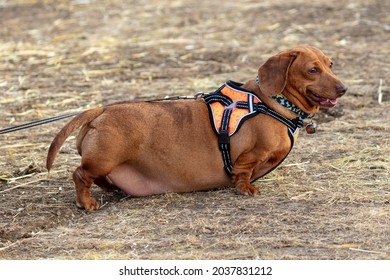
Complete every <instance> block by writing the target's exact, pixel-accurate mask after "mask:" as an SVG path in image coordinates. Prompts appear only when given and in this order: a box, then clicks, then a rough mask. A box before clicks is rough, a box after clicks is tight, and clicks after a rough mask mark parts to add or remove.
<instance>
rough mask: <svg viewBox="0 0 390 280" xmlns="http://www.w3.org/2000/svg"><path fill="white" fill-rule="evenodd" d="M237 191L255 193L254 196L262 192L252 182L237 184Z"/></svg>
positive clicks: (246, 193) (245, 193) (247, 193)
mask: <svg viewBox="0 0 390 280" xmlns="http://www.w3.org/2000/svg"><path fill="white" fill-rule="evenodd" d="M236 192H237V193H238V194H242V195H253V196H255V195H257V194H260V191H259V189H258V188H256V187H255V186H253V185H251V184H240V185H238V186H236Z"/></svg>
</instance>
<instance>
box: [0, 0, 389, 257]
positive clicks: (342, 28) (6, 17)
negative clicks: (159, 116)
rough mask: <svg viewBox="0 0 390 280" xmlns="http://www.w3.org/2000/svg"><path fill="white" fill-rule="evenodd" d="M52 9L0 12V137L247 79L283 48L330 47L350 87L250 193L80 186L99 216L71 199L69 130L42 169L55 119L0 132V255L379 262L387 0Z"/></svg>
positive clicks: (385, 221)
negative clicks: (121, 104)
mask: <svg viewBox="0 0 390 280" xmlns="http://www.w3.org/2000/svg"><path fill="white" fill-rule="evenodd" d="M57 2H58V1H57ZM57 2H56V5H54V4H53V3H52V2H51V1H39V0H36V1H13V2H12V4H4V5H2V9H0V18H1V21H2V26H3V27H4V28H3V29H2V31H1V32H0V40H1V44H0V73H1V75H0V91H1V95H0V127H1V128H5V127H8V126H12V125H19V124H22V123H26V122H30V121H34V120H37V119H42V118H47V117H52V116H57V115H61V114H67V113H73V112H79V111H82V110H85V109H88V108H94V107H97V106H101V105H103V104H107V103H112V102H115V101H121V100H129V99H136V98H137V99H150V98H154V97H162V96H167V95H191V94H195V93H197V92H198V91H204V92H208V91H213V90H215V89H216V88H217V87H218V86H219V85H220V84H221V83H223V82H224V81H225V80H228V79H233V80H236V81H242V82H244V81H246V80H247V79H253V78H254V77H255V75H256V69H257V67H258V66H259V64H260V63H262V62H264V61H265V59H267V58H268V57H269V56H270V55H271V54H273V53H275V52H276V51H278V50H282V49H286V48H288V47H291V46H294V45H297V44H311V45H315V46H317V47H320V48H321V49H323V50H324V51H325V53H327V54H329V55H330V56H331V57H332V58H333V60H334V62H335V66H334V71H335V72H336V74H337V75H338V76H340V77H341V78H342V79H343V80H344V81H345V83H346V84H347V85H348V86H349V91H348V93H347V95H346V96H345V97H344V98H342V99H341V101H340V105H338V106H337V107H336V108H334V109H332V110H322V111H321V112H320V113H319V114H318V115H317V116H316V119H317V121H318V123H319V129H318V133H317V134H315V135H306V134H305V133H302V134H301V136H300V138H299V140H298V142H297V145H296V147H295V148H294V150H293V151H292V153H291V154H290V156H289V157H288V158H287V160H286V161H285V162H284V164H283V165H282V166H281V167H280V168H278V169H277V170H276V171H274V172H272V173H271V174H269V175H267V176H266V177H265V178H262V179H261V180H259V181H258V182H256V185H257V186H259V188H260V189H261V193H262V194H261V195H260V196H259V197H255V198H252V197H241V196H237V195H235V194H234V191H233V190H232V189H225V190H218V191H213V192H200V193H189V194H182V195H179V194H167V195H161V196H153V197H147V198H131V197H127V196H125V195H124V194H122V193H104V192H102V191H101V190H99V189H97V188H94V189H93V196H94V197H96V198H97V199H99V200H100V202H101V203H102V204H103V205H104V207H103V209H101V211H96V212H95V213H93V214H91V215H87V214H86V213H85V212H84V211H81V210H78V209H77V207H76V206H75V204H74V197H75V194H74V188H73V183H72V180H71V172H72V170H73V169H74V168H75V167H76V166H77V164H78V163H79V156H78V155H77V152H76V150H75V145H74V142H75V141H74V140H75V136H72V137H70V138H69V139H68V141H67V142H66V143H65V145H64V147H63V148H62V150H61V153H60V155H59V156H58V158H57V160H56V163H55V168H54V169H53V170H52V171H51V173H50V174H49V175H48V174H47V173H46V171H45V166H44V163H45V157H46V153H47V149H48V146H49V144H50V141H51V140H52V138H53V137H54V135H55V133H56V132H57V131H59V129H60V128H61V127H62V126H63V125H64V124H65V123H66V120H62V121H58V122H55V123H51V124H47V125H42V126H40V127H35V128H31V129H28V130H22V131H19V132H17V133H9V134H6V135H1V136H0V144H1V145H0V158H1V161H0V170H1V171H0V212H1V213H2V215H1V216H0V258H1V259H18V258H24V259H48V258H49V259H74V258H76V259H125V258H128V259H138V258H141V259H164V258H167V259H224V258H226V259H389V258H390V239H389V236H390V225H389V216H390V211H389V207H388V205H389V203H390V192H389V185H390V181H389V178H390V176H389V172H390V160H389V156H388V155H389V154H390V143H389V141H390V140H389V139H390V122H389V113H388V112H389V110H390V99H389V98H390V94H388V93H389V92H390V90H389V86H388V81H387V80H386V77H388V76H389V74H390V73H389V68H388V65H387V64H386V63H387V60H386V59H387V58H388V56H389V51H388V46H387V45H386V42H387V41H388V40H386V38H388V37H389V35H388V30H387V29H386V28H387V27H386V26H388V24H387V23H386V19H388V17H387V14H386V11H388V10H389V7H388V3H387V2H386V1H385V2H386V3H383V1H371V2H367V1H365V2H363V1H361V0H360V1H358V2H354V4H353V5H352V4H350V5H348V6H347V7H345V5H344V3H341V2H340V1H335V0H330V1H320V0H316V1H310V3H309V2H307V1H304V0H297V1H290V2H289V3H286V2H285V1H262V2H261V3H259V1H245V2H242V1H241V2H237V1H224V2H223V4H222V5H221V2H220V1H208V2H207V3H202V4H201V5H200V4H199V1H192V0H191V1H174V2H169V3H168V2H167V3H164V4H162V3H161V2H159V1H154V0H150V1H144V2H145V3H143V5H135V4H133V3H130V2H129V3H127V2H126V3H125V2H123V1H91V2H90V3H86V4H83V5H78V4H77V1H70V2H69V1H59V2H58V3H57ZM42 3H45V4H42ZM297 3H298V4H297ZM216 11H218V12H216ZM357 15H359V16H357ZM361 34H364V36H362V35H361ZM379 80H382V84H381V87H380V90H379V89H378V81H379ZM379 100H380V102H379V103H380V104H378V101H379Z"/></svg>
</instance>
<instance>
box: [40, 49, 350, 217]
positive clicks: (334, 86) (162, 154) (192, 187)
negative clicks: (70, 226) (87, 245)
mask: <svg viewBox="0 0 390 280" xmlns="http://www.w3.org/2000/svg"><path fill="white" fill-rule="evenodd" d="M332 64H333V63H332V62H331V60H330V59H329V58H328V57H326V56H325V55H324V54H323V53H322V51H320V50H319V49H317V48H314V47H310V46H299V47H295V48H292V49H289V50H286V51H283V52H280V53H278V54H276V55H274V56H272V57H270V58H269V59H268V60H267V61H266V62H265V63H264V64H263V65H261V66H260V68H259V69H258V73H257V78H256V79H252V80H249V81H248V82H246V83H245V84H239V83H235V82H228V83H226V84H225V85H224V87H223V88H225V90H224V89H222V90H220V92H218V96H220V95H222V94H221V92H222V93H223V92H226V93H227V92H233V93H237V94H238V93H239V94H246V95H248V96H250V98H252V100H254V103H253V104H254V105H253V104H249V103H250V102H249V101H248V102H249V103H248V102H244V101H237V102H236V101H234V100H231V99H232V98H231V97H228V98H227V99H228V100H230V101H232V102H233V101H234V102H233V103H234V106H230V107H229V106H228V105H227V106H226V107H225V109H226V108H229V110H225V111H226V112H228V113H229V114H230V113H232V114H234V113H235V112H239V110H244V109H240V108H241V107H240V106H243V107H245V108H247V107H248V108H249V107H251V111H250V112H251V113H253V117H250V118H249V117H248V118H246V119H245V122H242V123H241V125H240V127H239V130H238V131H237V133H234V135H228V140H229V142H228V144H229V146H228V148H227V149H225V152H226V153H225V156H224V157H223V158H224V159H225V158H226V159H227V160H229V161H228V163H229V164H230V166H231V169H230V170H229V172H227V171H226V162H225V160H223V159H222V157H221V145H220V144H221V141H219V140H220V139H221V137H219V135H218V133H216V132H221V130H220V131H218V129H219V128H218V125H217V126H216V125H213V123H212V122H210V116H212V115H214V113H213V111H212V109H211V105H212V104H211V105H210V104H207V102H205V100H206V99H207V98H206V97H205V98H203V97H200V98H194V99H193V100H173V101H172V100H171V101H156V102H141V101H140V102H134V101H133V102H132V101H129V102H121V103H114V104H111V105H107V106H104V107H100V108H96V109H91V110H88V111H84V112H82V113H80V114H79V115H77V116H76V117H74V118H73V119H72V120H71V121H70V122H69V123H68V124H66V125H65V126H64V127H63V128H62V129H61V131H60V132H59V133H58V134H57V135H56V137H55V138H54V140H53V142H52V143H51V146H50V148H49V152H48V156H47V164H46V166H47V169H48V170H49V171H50V169H51V167H52V165H53V162H54V159H55V157H56V155H57V154H58V152H59V150H60V148H61V146H62V145H63V143H64V142H65V140H66V138H67V137H68V136H69V135H70V134H71V133H72V132H73V131H75V130H76V129H78V128H80V127H81V129H80V131H79V134H78V137H77V150H78V153H79V154H80V155H81V164H80V166H79V167H77V168H76V170H75V171H74V173H73V181H74V183H75V187H76V196H77V206H78V207H80V208H85V209H86V210H87V211H93V210H95V209H98V208H99V203H98V202H97V201H96V200H95V199H94V198H92V197H91V196H90V188H91V186H92V184H93V183H95V184H96V185H98V186H99V187H101V188H103V189H105V190H111V189H115V188H118V189H120V190H122V191H124V192H126V193H127V194H129V195H132V196H148V195H153V194H161V193H166V192H178V193H182V192H192V191H201V190H210V189H215V188H221V187H231V186H234V187H235V188H236V191H237V192H238V193H240V194H244V195H249V194H250V195H255V194H256V193H258V192H259V190H258V189H257V188H256V187H255V186H254V185H253V184H252V182H253V181H254V180H256V179H258V178H260V177H262V176H263V175H264V174H266V173H268V172H269V171H271V170H273V169H274V168H275V167H276V166H277V165H278V164H279V163H280V162H281V161H282V160H283V159H284V158H285V157H286V156H287V155H288V153H289V151H290V149H291V147H292V140H291V137H290V135H289V133H288V130H289V129H290V128H288V127H287V126H286V123H284V122H283V121H280V119H282V120H287V121H291V122H294V120H300V119H303V118H305V117H309V116H310V115H311V114H314V113H316V112H317V111H318V110H319V108H320V107H332V106H334V105H336V103H337V98H339V97H341V96H342V95H344V94H345V92H346V91H347V87H346V86H344V85H343V83H342V82H341V81H340V80H339V79H338V78H337V77H336V76H335V74H334V73H333V72H332V69H331V68H332ZM246 95H245V96H246ZM215 96H217V95H215ZM239 98H241V97H239ZM211 99H214V98H211ZM223 99H225V97H223ZM217 103H218V102H217ZM233 103H231V104H233ZM218 104H220V103H218ZM248 104H249V105H248ZM286 104H289V106H286ZM260 105H261V106H263V108H266V109H264V110H259V111H256V108H260V107H261V106H260ZM218 106H220V107H221V106H222V107H221V108H222V109H223V108H224V107H223V105H218ZM253 106H255V107H253ZM253 108H255V109H253ZM292 108H293V109H292ZM245 110H247V109H245ZM225 111H224V112H225ZM226 112H225V113H226ZM247 112H249V111H247ZM267 112H274V114H275V115H277V116H279V119H278V118H276V117H275V116H274V115H270V114H269V113H267ZM217 122H221V120H219V121H217ZM232 122H233V121H232ZM295 123H296V122H295ZM215 127H216V128H215ZM299 127H300V126H299V125H297V129H296V131H294V132H293V133H294V137H296V136H297V134H298V133H297V132H299ZM221 133H222V132H221ZM290 134H291V133H290ZM225 140H226V133H225ZM222 142H223V141H222Z"/></svg>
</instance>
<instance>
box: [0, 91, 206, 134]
mask: <svg viewBox="0 0 390 280" xmlns="http://www.w3.org/2000/svg"><path fill="white" fill-rule="evenodd" d="M203 95H204V93H197V94H195V95H193V96H184V95H178V96H169V97H164V98H158V99H152V100H146V101H147V102H154V101H164V100H179V99H197V98H200V97H202V96H203ZM114 104H115V103H114ZM80 113H81V112H77V113H76V112H75V113H69V114H66V115H61V116H57V117H51V118H47V119H43V120H38V121H33V122H30V123H25V124H21V125H17V126H13V127H9V128H5V129H1V130H0V135H1V134H6V133H9V132H13V131H18V130H22V129H26V128H30V127H34V126H37V125H41V124H46V123H50V122H55V121H58V120H62V119H66V118H70V117H73V116H76V115H78V114H80Z"/></svg>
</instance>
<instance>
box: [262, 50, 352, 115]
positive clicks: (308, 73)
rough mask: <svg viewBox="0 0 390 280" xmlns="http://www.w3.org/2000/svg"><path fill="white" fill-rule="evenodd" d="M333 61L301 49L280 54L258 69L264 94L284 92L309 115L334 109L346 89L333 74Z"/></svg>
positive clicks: (314, 51) (316, 52)
mask: <svg viewBox="0 0 390 280" xmlns="http://www.w3.org/2000/svg"><path fill="white" fill-rule="evenodd" d="M332 65H333V62H332V61H331V60H330V59H329V58H328V57H327V56H325V55H324V54H323V53H322V51H320V50H319V49H317V48H314V47H309V46H301V47H296V48H292V49H289V50H287V51H283V52H280V53H278V54H276V55H274V56H272V57H271V58H270V59H268V60H267V61H266V62H265V63H264V64H263V65H261V66H260V68H259V73H258V74H259V82H260V83H259V86H260V89H261V91H262V92H263V94H265V95H267V96H274V95H277V94H280V93H283V95H284V96H285V97H287V98H288V99H289V100H290V101H291V102H293V103H294V104H295V106H297V107H299V108H300V109H301V110H303V111H304V112H306V113H309V114H312V113H316V112H317V111H318V110H319V108H320V107H333V106H335V105H336V103H337V98H339V97H341V96H342V95H344V94H345V92H346V91H347V87H346V86H344V85H343V83H342V82H341V81H340V80H339V79H338V78H337V77H336V76H335V74H334V73H333V72H332Z"/></svg>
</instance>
